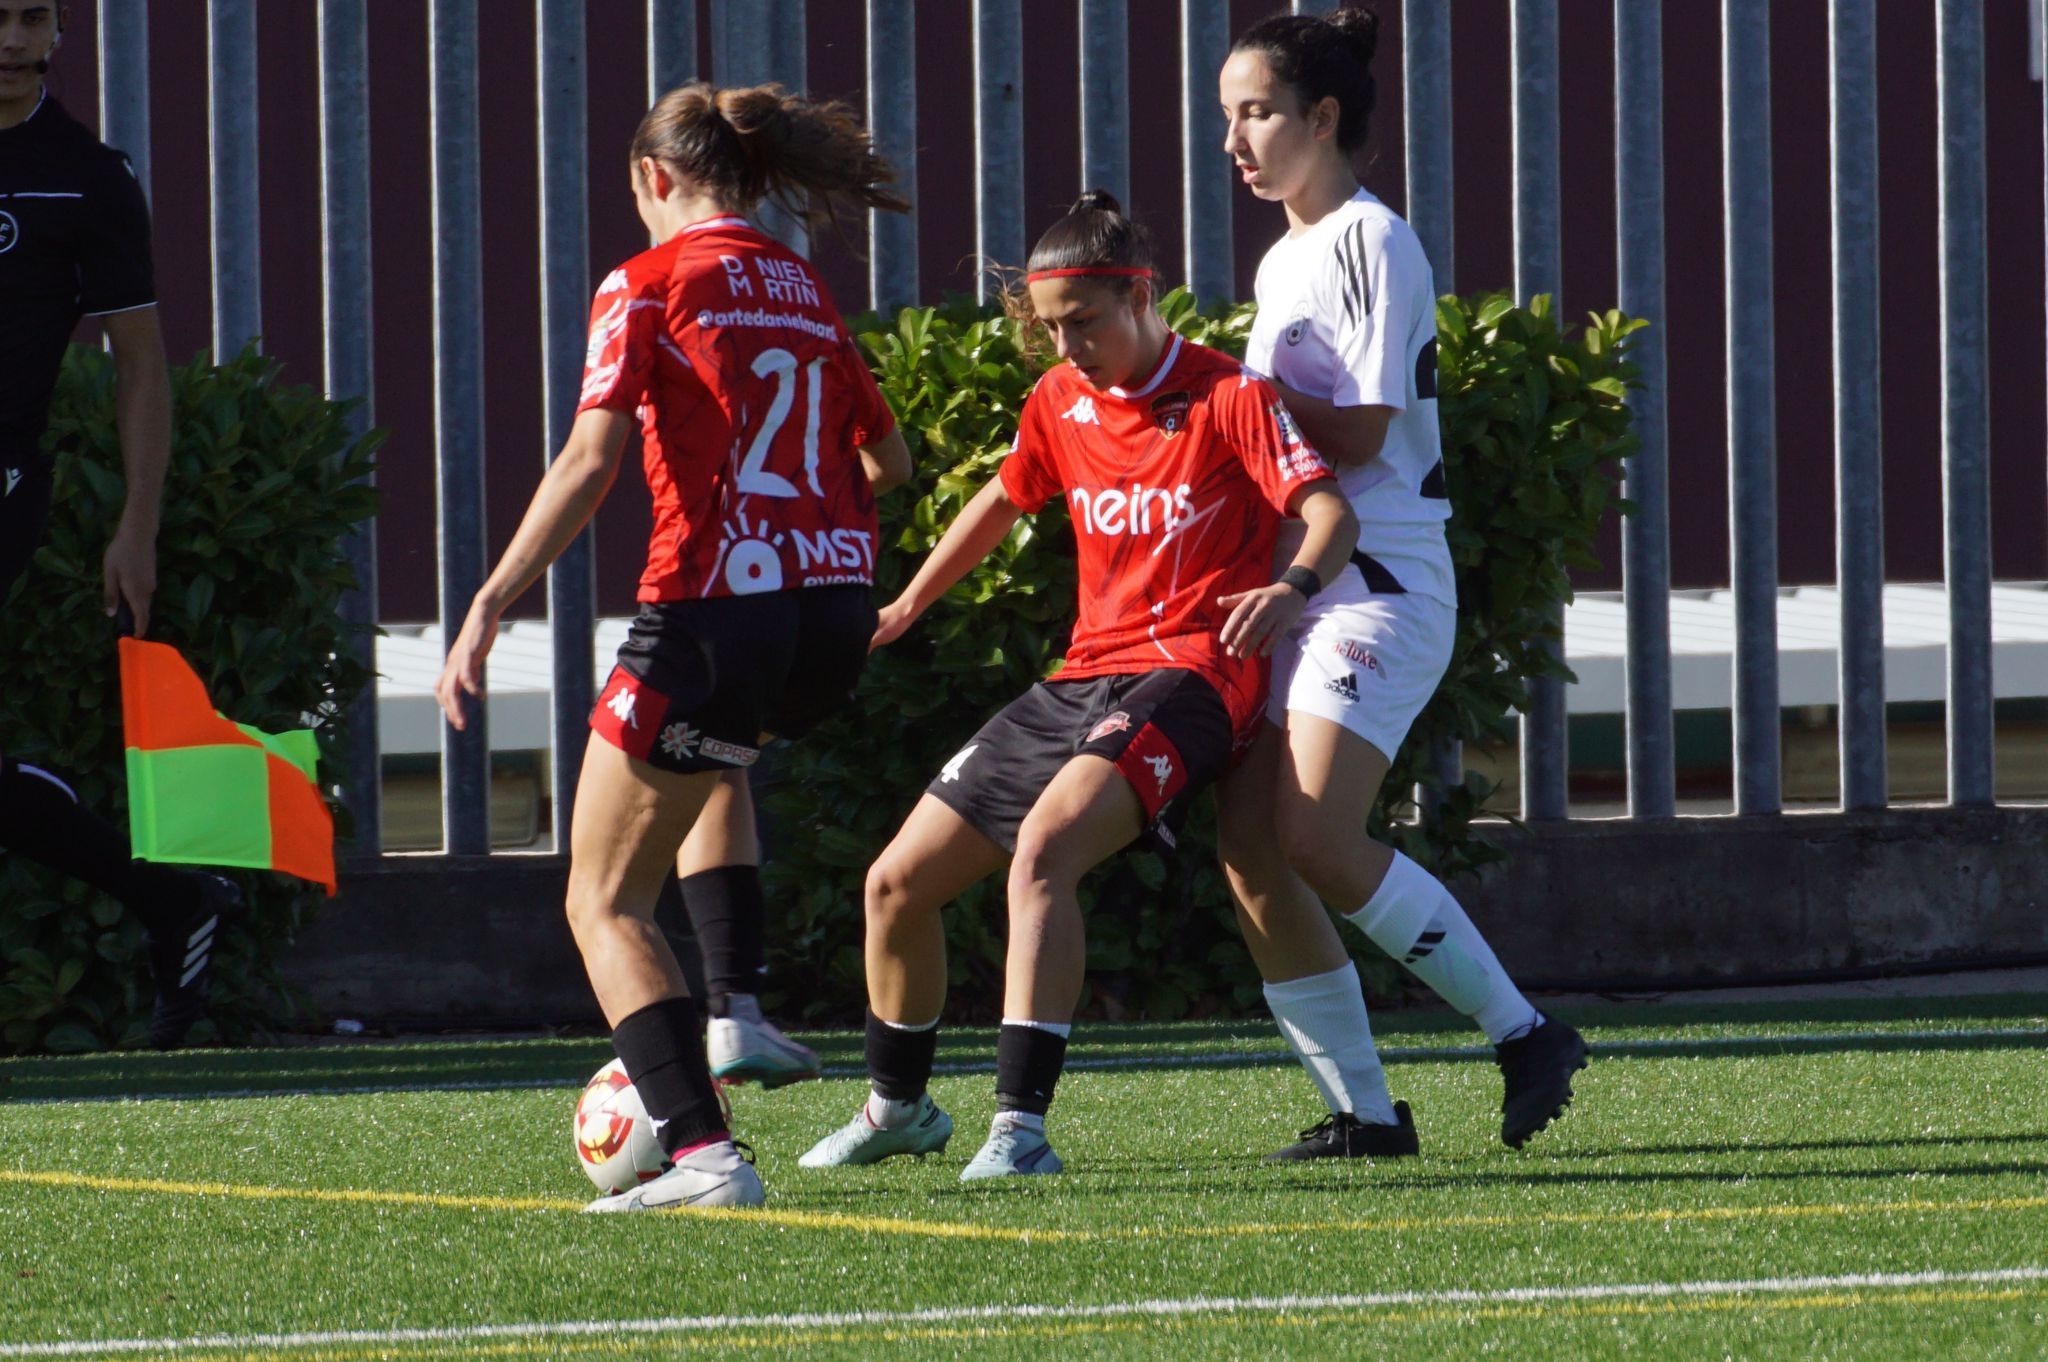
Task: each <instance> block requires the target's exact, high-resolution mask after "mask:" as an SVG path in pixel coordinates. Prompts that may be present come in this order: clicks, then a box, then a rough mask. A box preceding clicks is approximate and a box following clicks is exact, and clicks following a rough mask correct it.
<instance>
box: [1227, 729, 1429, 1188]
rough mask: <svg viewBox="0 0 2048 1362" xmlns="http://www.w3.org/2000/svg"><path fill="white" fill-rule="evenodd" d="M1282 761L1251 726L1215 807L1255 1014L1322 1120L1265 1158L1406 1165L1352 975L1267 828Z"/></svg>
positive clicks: (1327, 923)
mask: <svg viewBox="0 0 2048 1362" xmlns="http://www.w3.org/2000/svg"><path fill="white" fill-rule="evenodd" d="M1286 752H1287V742H1286V736H1285V734H1284V733H1283V731H1282V730H1281V729H1280V728H1278V727H1277V726H1275V725H1273V724H1262V725H1261V726H1260V730H1259V735H1258V737H1257V738H1256V739H1254V740H1253V742H1252V747H1251V750H1250V751H1249V752H1247V753H1246V754H1245V759H1244V761H1243V762H1242V763H1240V764H1239V766H1238V768H1237V770H1235V771H1233V772H1232V773H1231V774H1230V776H1229V777H1228V779H1226V780H1225V781H1224V782H1223V784H1222V786H1221V788H1219V789H1218V791H1217V799H1216V847H1217V852H1218V855H1219V857H1220V858H1221V860H1222V862H1223V872H1224V875H1225V877H1226V878H1227V879H1228V880H1229V882H1230V889H1231V895H1232V898H1233V899H1234V901H1235V907H1236V909H1237V921H1238V926H1239V927H1240V928H1241V929H1242V930H1243V932H1244V939H1245V944H1246V946H1248V947H1249V948H1250V950H1251V953H1252V959H1253V960H1255V961H1256V962H1257V963H1258V966H1259V973H1260V975H1261V977H1263V978H1264V980H1265V994H1266V1006H1267V1008H1268V1010H1270V1011H1271V1012H1272V1014H1273V1020H1274V1023H1275V1024H1276V1025H1277V1026H1278V1027H1279V1028H1280V1034H1281V1035H1282V1036H1284V1037H1286V1039H1287V1044H1288V1046H1289V1047H1290V1048H1291V1049H1292V1050H1293V1051H1294V1054H1295V1058H1297V1059H1299V1060H1300V1061H1301V1067H1302V1068H1303V1069H1304V1070H1305V1071H1307V1073H1308V1076H1309V1079H1310V1081H1311V1082H1313V1083H1314V1084H1315V1086H1316V1090H1317V1092H1319V1093H1320V1094H1321V1095H1322V1098H1323V1105H1324V1106H1326V1107H1327V1108H1328V1109H1329V1113H1330V1114H1329V1116H1328V1117H1327V1118H1325V1119H1324V1120H1322V1121H1321V1122H1319V1123H1317V1124H1315V1125H1312V1126H1310V1127H1309V1128H1308V1129H1306V1130H1304V1131H1302V1133H1301V1139H1300V1141H1299V1142H1298V1143H1296V1144H1294V1145H1290V1146H1289V1147H1288V1148H1286V1149H1284V1150H1281V1151H1280V1152H1279V1153H1277V1154H1275V1155H1273V1156H1272V1157H1273V1158H1275V1159H1287V1160H1293V1159H1300V1158H1322V1157H1329V1156H1343V1157H1380V1158H1385V1157H1394V1156H1398V1155H1402V1154H1410V1153H1413V1152H1415V1148H1416V1144H1415V1134H1414V1125H1413V1123H1412V1121H1409V1120H1407V1119H1405V1117H1406V1105H1405V1104H1400V1105H1396V1103H1395V1102H1394V1099H1393V1097H1392V1096H1391V1095H1390V1094H1389V1093H1388V1091H1387V1073H1386V1069H1385V1068H1384V1067H1383V1066H1382V1065H1381V1063H1380V1056H1379V1051H1378V1049H1377V1048H1376V1047H1375V1046H1374V1045H1373V1039H1372V1023H1371V1021H1370V1019H1369V1018H1368V1017H1367V1015H1366V1007H1365V988H1364V985H1363V983H1362V982H1361V981H1360V979H1359V977H1358V969H1357V967H1356V966H1354V965H1353V964H1352V963H1351V957H1350V955H1349V954H1348V953H1347V952H1346V951H1345V949H1344V942H1343V939H1342V938H1341V937H1339V936H1338V934H1337V926H1336V924H1335V923H1334V922H1332V921H1331V920H1330V914H1329V912H1328V911H1327V910H1326V909H1325V908H1324V907H1323V901H1322V900H1321V899H1319V898H1317V897H1316V893H1315V890H1313V889H1311V888H1309V886H1308V883H1307V882H1306V881H1305V880H1303V879H1302V878H1301V876H1300V875H1298V874H1296V873H1295V870H1294V867H1293V866H1291V865H1289V864H1288V862H1287V856H1286V853H1285V852H1284V851H1283V850H1282V848H1281V845H1280V840H1279V837H1278V835H1277V833H1276V830H1275V828H1274V825H1273V791H1274V789H1275V788H1277V786H1278V784H1279V781H1280V772H1281V769H1282V765H1283V762H1284V759H1285V757H1286ZM1353 835H1354V836H1355V835H1356V833H1355V831H1354V833H1353Z"/></svg>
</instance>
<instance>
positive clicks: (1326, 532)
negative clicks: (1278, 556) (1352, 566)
mask: <svg viewBox="0 0 2048 1362" xmlns="http://www.w3.org/2000/svg"><path fill="white" fill-rule="evenodd" d="M1287 513H1288V514H1289V515H1292V516H1298V517H1300V519H1301V521H1302V523H1303V524H1304V525H1305V526H1306V527H1307V533H1306V534H1304V535H1303V536H1302V541H1301V548H1300V549H1299V550H1298V551H1297V552H1296V553H1295V555H1294V561H1293V562H1292V563H1289V564H1288V565H1287V568H1286V569H1285V570H1284V571H1283V572H1282V574H1281V578H1280V580H1279V581H1277V582H1274V583H1272V584H1271V585H1270V586H1262V587H1259V588H1258V589H1257V590H1255V591H1240V592H1238V593H1237V594H1236V595H1233V596H1219V597H1217V599H1216V603H1217V604H1218V605H1220V606H1223V607H1225V608H1226V609H1228V610H1229V611H1230V618H1229V619H1227V620H1225V621H1224V622H1223V631H1222V635H1221V637H1222V640H1223V647H1224V650H1225V651H1226V652H1230V653H1234V654H1236V655H1238V656H1240V657H1248V656H1250V655H1251V654H1253V653H1257V654H1259V655H1261V656H1264V655H1265V654H1268V653H1271V652H1272V651H1273V646H1274V645H1275V644H1277V643H1278V642H1279V641H1280V640H1281V639H1283V638H1285V637H1287V631H1288V630H1289V629H1292V628H1293V627H1294V624H1295V621H1297V620H1299V619H1300V618H1301V612H1302V611H1303V610H1305V609H1307V608H1308V598H1309V597H1310V596H1311V595H1313V594H1314V591H1312V590H1304V589H1303V588H1301V587H1298V586H1296V585H1293V584H1292V583H1290V582H1289V580H1288V574H1290V573H1295V571H1296V569H1305V570H1306V571H1307V572H1308V573H1309V574H1310V575H1312V576H1313V577H1314V579H1315V582H1316V584H1317V585H1318V586H1319V585H1320V584H1321V583H1324V582H1328V581H1330V580H1331V579H1333V578H1334V577H1336V575H1337V574H1338V573H1339V572H1342V571H1343V570H1344V564H1345V563H1347V562H1348V561H1350V558H1351V550H1352V549H1354V548H1356V547H1357V546H1358V516H1357V515H1356V514H1355V513H1354V512H1353V511H1352V509H1351V502H1350V499H1349V498H1347V497H1346V496H1345V495H1344V493H1343V490H1342V489H1341V488H1339V487H1338V485H1337V480H1336V479H1335V478H1317V479H1316V480H1315V481H1314V482H1311V483H1308V484H1306V485H1304V486H1302V487H1300V488H1298V489H1296V491H1295V493H1294V495H1293V496H1291V497H1289V498H1288V501H1287Z"/></svg>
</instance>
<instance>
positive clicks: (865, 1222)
mask: <svg viewBox="0 0 2048 1362" xmlns="http://www.w3.org/2000/svg"><path fill="white" fill-rule="evenodd" d="M0 1183H17V1184H26V1185H28V1186H36V1187H63V1188H76V1189H81V1190H87V1191H101V1192H136V1193H144V1194H153V1195H161V1196H213V1197H229V1198H233V1199H237V1200H243V1201H311V1202H323V1203H328V1204H353V1205H372V1206H426V1207H434V1208H438V1209H444V1210H462V1211H555V1212H562V1211H578V1210H581V1209H582V1207H583V1203H581V1202H578V1201H572V1200H569V1199H568V1198H566V1197H491V1196H456V1195H450V1194H446V1193H434V1192H387V1191H376V1190H366V1189H359V1188H326V1187H251V1186H243V1185H239V1184H235V1183H227V1182H174V1181H167V1180H161V1179H155V1178H114V1177H97V1176H89V1175H87V1174H84V1173H66V1172H37V1171H32V1170H26V1169H4V1168H0ZM2043 1209H2048V1196H2029V1197H1987V1198H1979V1199H1973V1200H1960V1199H1959V1200H1953V1201H1936V1200H1931V1199H1925V1198H1922V1199H1915V1200H1909V1201H1846V1202H1827V1203H1821V1204H1817V1205H1797V1206H1699V1207H1656V1208H1650V1209H1645V1210H1624V1211H1537V1212H1531V1213H1528V1214H1523V1215H1438V1216H1386V1217H1380V1218H1376V1219H1343V1220H1334V1219H1333V1220H1302V1221H1285V1222H1269V1223H1258V1222H1253V1223H1248V1224H1238V1225H1180V1226H1139V1227H1136V1228H1133V1229H1127V1230H1061V1229H1034V1228H1030V1227H1017V1226H1009V1225H974V1224H967V1223H964V1222H961V1221H954V1220H914V1219H909V1218H901V1217H892V1216H875V1215H845V1214H840V1213H838V1212H833V1211H799V1210H780V1209H776V1208H773V1207H766V1208H753V1209H746V1210H739V1209H709V1210H702V1209H692V1208H684V1209H683V1210H681V1211H680V1212H679V1213H680V1214H684V1215H693V1216H699V1217H702V1218H704V1219H707V1220H723V1221H727V1222H730V1223H733V1224H749V1225H758V1224H767V1225H778V1226H782V1227H785V1228H788V1229H815V1230H847V1231H853V1232H856V1233H866V1234H899V1235H912V1236H917V1237H921V1238H929V1239H980V1240H995V1241H1001V1242H1005V1243H1018V1244H1032V1243H1044V1244H1075V1243H1111V1242H1119V1241H1130V1240H1147V1239H1261V1238H1279V1237H1281V1236H1285V1235H1297V1234H1386V1233H1403V1232H1413V1231H1417V1230H1459V1229H1518V1228H1532V1227H1543V1226H1569V1225H1640V1224H1684V1223H1688V1222H1714V1221H1741V1220H1798V1219H1807V1220H1826V1219H1847V1218H1850V1217H1855V1216H1882V1215H1921V1214H1933V1213H1943V1214H1953V1213H1956V1212H1967V1211H1979V1212H1997V1211H2035V1210H2043Z"/></svg>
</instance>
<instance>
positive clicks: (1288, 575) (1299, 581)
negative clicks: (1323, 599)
mask: <svg viewBox="0 0 2048 1362" xmlns="http://www.w3.org/2000/svg"><path fill="white" fill-rule="evenodd" d="M1280 584H1281V585H1282V586H1291V587H1293V588H1294V589H1295V590H1296V591H1299V592H1300V593H1301V595H1302V598H1303V599H1304V600H1311V601H1312V600H1314V599H1315V596H1316V593H1317V592H1318V591H1321V590H1322V589H1323V579H1322V578H1320V577H1318V576H1316V574H1315V569H1314V568H1305V567H1291V568H1289V569H1287V571H1285V572H1283V573H1281V574H1280Z"/></svg>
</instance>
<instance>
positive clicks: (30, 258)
mask: <svg viewBox="0 0 2048 1362" xmlns="http://www.w3.org/2000/svg"><path fill="white" fill-rule="evenodd" d="M155 304H156V282H155V278H154V275H153V273H152V271H151V269H150V259H149V207H148V205H147V203H146V202H145V201H144V199H143V197H142V186H141V185H139V184H137V183H136V181H135V171H134V168H133V167H131V166H130V165H129V163H128V157H127V156H126V155H124V154H123V153H121V152H118V151H116V150H114V149H113V148H112V147H110V146H108V145H107V144H106V143H104V142H102V141H100V140H99V138H97V137H95V136H93V134H92V133H91V132H90V131H89V130H88V129H87V128H86V127H85V126H84V125H83V124H82V123H80V122H79V121H78V120H77V119H75V118H73V117H72V116H71V115H70V114H68V113H66V112H65V111H64V106H63V105H61V104H59V103H58V102H57V101H56V100H54V99H52V98H50V97H49V96H48V95H47V94H45V95H44V96H43V98H42V102H41V103H39V104H37V105H36V109H35V112H34V113H32V114H30V115H29V116H28V118H27V120H26V121H24V122H22V123H18V124H16V125H15V126H14V127H11V128H5V129H0V488H4V493H5V494H4V495H0V597H4V595H5V593H6V591H7V588H8V586H9V585H10V584H11V583H12V582H13V580H14V578H15V577H16V576H17V575H18V574H19V573H20V572H21V570H22V569H23V568H24V567H26V566H27V565H28V560H29V558H30V556H31V555H32V554H34V552H35V550H36V546H37V544H38V543H40V542H41V540H42V536H43V522H44V519H45V517H46V516H47V514H48V512H49V507H50V466H49V460H48V459H47V458H46V457H45V456H44V454H43V453H42V451H41V449H40V447H39V446H40V444H41V442H42V438H43V427H44V426H45V424H46V423H47V422H48V420H49V414H50V395H51V393H52V392H53V391H54V390H55V388H56V386H57V371H58V369H59V368H60V367H61V365H62V364H63V362H64V347H65V345H66V343H67V342H68V341H69V340H70V338H71V333H72V331H73V330H74V329H75V328H76V327H77V325H78V321H79V318H81V317H85V316H103V315H105V314H107V313H111V312H125V311H129V310H131V309H134V308H142V307H152V306H154V305H155Z"/></svg>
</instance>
